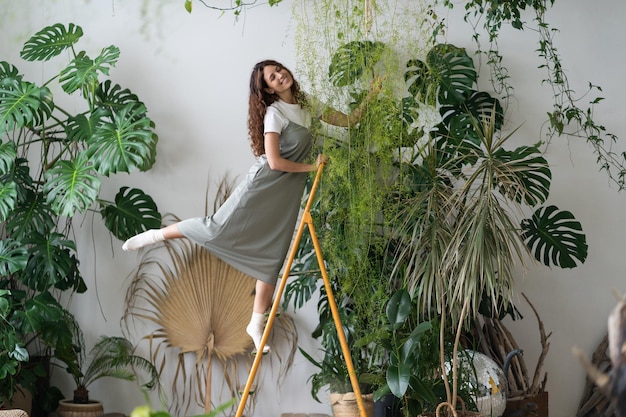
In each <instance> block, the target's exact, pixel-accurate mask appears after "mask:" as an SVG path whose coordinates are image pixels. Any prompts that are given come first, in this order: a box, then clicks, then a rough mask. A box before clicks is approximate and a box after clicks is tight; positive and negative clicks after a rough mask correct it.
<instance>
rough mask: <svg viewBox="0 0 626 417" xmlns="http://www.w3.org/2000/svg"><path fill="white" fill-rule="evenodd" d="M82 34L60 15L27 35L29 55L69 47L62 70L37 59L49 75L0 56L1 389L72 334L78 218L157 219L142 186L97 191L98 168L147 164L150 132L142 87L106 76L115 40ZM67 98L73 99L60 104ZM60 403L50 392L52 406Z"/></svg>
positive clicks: (128, 230) (141, 222)
mask: <svg viewBox="0 0 626 417" xmlns="http://www.w3.org/2000/svg"><path fill="white" fill-rule="evenodd" d="M82 36H83V31H82V29H81V27H79V26H76V25H74V24H71V23H70V24H68V25H67V26H64V25H62V24H55V25H52V26H48V27H46V28H44V29H42V30H41V31H39V32H38V33H36V34H35V35H33V36H32V37H31V38H30V39H29V40H28V41H26V43H25V44H24V46H23V49H22V50H21V53H20V56H21V57H22V58H23V59H24V60H25V61H28V62H31V61H50V60H52V59H55V58H57V57H59V56H61V58H68V57H69V62H68V63H67V65H65V66H64V67H63V68H62V69H61V70H60V72H55V69H56V68H57V65H58V63H56V62H55V63H54V64H53V65H52V64H51V65H46V66H44V67H43V68H44V73H47V72H50V71H52V72H53V73H52V74H51V75H50V78H49V79H48V80H47V81H43V82H40V83H36V82H32V81H28V80H26V79H25V77H24V76H23V75H22V73H21V72H20V70H19V69H18V67H17V66H16V65H14V64H11V63H9V62H4V61H2V62H0V129H1V130H0V139H1V143H0V222H1V225H2V227H1V229H0V274H1V280H0V290H1V291H2V292H0V294H1V295H2V299H1V300H0V301H1V305H2V308H1V309H0V313H1V319H2V320H3V324H4V325H5V326H6V327H7V328H8V329H10V332H6V333H5V332H3V334H2V336H0V339H3V340H2V342H3V343H2V346H3V349H2V351H0V375H1V376H2V383H0V395H2V397H3V398H8V399H10V398H11V396H12V394H13V393H14V391H15V389H16V386H17V383H19V384H21V385H22V386H25V387H26V388H27V389H29V390H32V391H37V390H36V389H35V387H34V384H32V381H33V379H34V377H33V375H35V374H41V370H35V371H33V373H29V372H28V370H29V369H32V368H31V367H30V365H28V362H29V360H28V359H29V358H28V356H29V353H30V355H31V356H32V355H44V356H46V355H51V354H52V355H53V354H54V351H55V350H60V349H63V348H64V347H66V346H65V345H67V344H68V343H71V340H72V337H71V335H72V333H71V328H70V326H68V325H66V323H67V321H66V320H63V317H67V312H66V310H65V309H64V307H63V306H62V304H61V303H60V302H59V300H61V297H60V295H61V294H72V293H76V292H78V293H81V292H84V291H85V290H86V285H85V282H84V280H83V278H82V276H81V274H80V271H79V268H78V266H79V259H78V254H77V247H76V244H75V242H74V241H73V239H72V236H73V220H74V219H75V218H76V217H78V216H84V215H86V214H89V213H91V212H99V213H100V215H101V216H102V219H103V220H104V224H105V226H106V227H107V229H108V230H109V231H110V232H111V233H112V234H113V235H114V236H115V237H117V238H119V239H126V238H128V237H129V236H131V235H134V234H135V233H137V232H140V231H142V230H144V229H146V228H154V227H159V226H160V224H161V215H160V213H159V212H158V210H157V207H156V205H155V203H154V201H153V200H152V199H151V198H150V197H149V196H148V195H146V194H145V193H143V192H142V191H141V190H138V189H133V188H130V187H122V188H121V189H120V190H119V192H118V193H117V195H116V196H115V198H114V200H115V201H114V202H111V201H106V200H105V199H103V198H102V197H101V196H100V186H101V181H102V178H103V177H109V176H110V175H112V174H115V173H119V172H126V173H129V172H132V171H134V170H140V171H146V170H148V169H150V168H151V167H152V165H153V164H154V162H155V158H156V144H157V136H156V134H155V133H154V123H153V122H152V120H150V118H149V117H148V115H147V110H146V107H145V105H144V104H143V103H142V102H141V101H140V100H139V99H138V97H137V96H136V95H135V94H133V93H132V92H131V91H130V90H128V89H126V88H122V87H121V86H119V85H118V84H115V83H114V82H113V81H111V80H110V79H107V78H108V76H109V71H110V70H111V68H112V67H114V66H115V64H116V62H117V60H118V58H119V55H120V51H119V49H118V48H117V47H115V46H112V45H111V46H107V47H105V48H103V49H102V50H101V51H100V52H99V53H98V54H97V55H96V56H95V57H94V58H91V57H90V56H89V55H88V54H87V52H85V51H78V50H77V49H76V44H77V42H78V41H79V40H80V39H81V37H82ZM57 59H59V58H57ZM37 68H39V69H41V68H42V67H41V64H39V65H38V67H37ZM68 98H69V99H70V100H71V101H69V102H70V103H71V106H69V108H70V109H67V108H64V107H62V103H68ZM9 335H10V336H11V338H10V339H8V337H9ZM5 339H6V340H5ZM33 394H34V395H35V396H40V395H43V393H42V392H33ZM57 394H58V393H57ZM57 402H58V398H51V399H50V401H49V404H51V405H50V407H49V408H51V409H54V407H55V406H56V403H57Z"/></svg>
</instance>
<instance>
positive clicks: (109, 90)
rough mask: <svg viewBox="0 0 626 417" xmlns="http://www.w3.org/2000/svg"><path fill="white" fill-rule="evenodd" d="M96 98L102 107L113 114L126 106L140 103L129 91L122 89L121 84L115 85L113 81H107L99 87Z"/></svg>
mask: <svg viewBox="0 0 626 417" xmlns="http://www.w3.org/2000/svg"><path fill="white" fill-rule="evenodd" d="M96 98H97V102H98V104H99V105H100V106H102V107H104V108H106V109H108V110H110V111H112V112H115V111H118V110H121V109H122V108H123V107H124V106H125V105H126V104H129V103H137V102H140V101H139V98H138V97H137V96H136V95H135V94H133V93H132V92H131V91H130V90H129V89H127V88H125V89H122V87H121V86H120V85H119V84H113V83H112V82H111V80H106V81H104V82H103V83H101V84H100V85H99V86H98V89H97V90H96Z"/></svg>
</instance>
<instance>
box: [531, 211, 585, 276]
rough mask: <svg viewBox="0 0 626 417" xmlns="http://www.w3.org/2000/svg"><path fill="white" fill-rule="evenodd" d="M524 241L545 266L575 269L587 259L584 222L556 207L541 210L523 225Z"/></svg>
mask: <svg viewBox="0 0 626 417" xmlns="http://www.w3.org/2000/svg"><path fill="white" fill-rule="evenodd" d="M522 230H523V233H522V238H523V239H524V242H525V243H526V246H528V248H529V249H530V250H531V252H532V253H533V255H534V256H535V259H537V260H538V261H539V262H542V263H543V264H544V265H547V266H551V265H556V266H560V267H561V268H574V267H575V266H576V260H578V261H579V262H581V263H583V262H585V259H586V258H587V242H586V238H585V235H584V234H583V233H582V227H581V225H580V223H579V222H578V221H577V220H576V219H575V218H574V215H573V214H572V213H570V212H568V211H559V209H558V208H557V207H555V206H547V207H543V208H539V209H537V210H536V211H535V213H534V214H533V216H532V218H530V219H525V220H524V221H523V222H522Z"/></svg>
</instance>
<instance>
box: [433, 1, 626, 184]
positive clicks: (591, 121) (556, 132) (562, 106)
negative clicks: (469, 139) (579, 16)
mask: <svg viewBox="0 0 626 417" xmlns="http://www.w3.org/2000/svg"><path fill="white" fill-rule="evenodd" d="M437 3H441V4H442V5H443V6H445V7H448V8H450V9H451V8H453V7H454V3H453V2H452V1H451V0H435V4H437ZM553 5H554V0H471V1H468V2H466V3H465V6H464V7H465V21H466V22H468V23H472V22H471V21H472V20H473V22H479V21H480V22H482V27H483V29H484V30H485V32H486V33H487V35H488V41H489V49H488V50H487V51H485V50H483V49H482V48H481V45H480V39H479V38H480V36H479V33H478V30H477V28H478V26H479V24H478V23H472V27H473V28H474V36H473V39H474V41H475V43H476V45H477V46H478V53H482V54H484V55H485V56H486V57H487V63H488V65H489V66H490V68H491V74H492V79H491V80H492V83H493V85H494V90H495V91H497V92H500V93H501V94H503V97H504V99H505V102H506V99H507V98H509V97H510V96H511V95H512V93H513V87H512V86H511V84H510V83H509V76H508V71H507V69H506V67H505V66H504V65H503V64H502V55H501V54H500V52H499V49H498V38H499V35H500V31H501V30H502V27H503V24H505V23H510V25H511V26H512V27H513V28H514V29H517V30H523V29H531V30H534V31H536V32H537V34H538V37H539V41H538V42H539V47H538V49H537V53H538V55H539V57H540V58H542V59H543V61H544V63H543V64H542V65H540V66H539V68H541V69H543V70H545V71H546V72H547V75H546V78H545V79H544V80H542V83H543V84H547V85H549V86H550V87H551V88H552V97H553V108H552V111H551V112H549V113H548V114H547V117H548V120H547V121H546V125H547V129H546V130H545V132H544V133H543V134H542V136H543V137H544V141H545V143H546V144H550V143H551V142H552V140H553V139H555V138H557V137H559V136H567V137H576V138H582V139H585V140H586V141H587V143H589V144H590V145H591V146H592V147H593V150H594V153H595V154H596V157H597V158H596V160H597V163H598V164H599V165H600V170H602V171H605V172H606V174H607V176H608V178H609V181H610V182H612V183H614V184H615V185H617V187H618V191H621V190H623V189H624V188H625V187H626V153H624V152H621V153H619V152H615V151H614V150H613V145H614V144H615V143H616V142H617V140H618V137H617V136H616V135H615V134H613V133H611V132H610V131H608V130H607V129H606V127H605V126H603V125H601V124H599V123H598V122H596V120H595V118H594V108H595V105H596V104H598V103H599V102H600V101H602V100H603V98H602V97H595V96H594V97H592V98H591V99H590V100H589V101H588V102H587V104H586V105H585V104H582V100H583V98H584V97H587V96H588V95H589V94H591V93H592V92H601V91H602V88H601V87H600V86H598V85H594V84H592V83H589V86H588V90H587V91H586V92H585V93H584V94H582V95H580V96H578V95H576V92H575V91H574V90H573V89H572V87H571V85H570V83H569V80H568V78H567V74H566V73H565V67H564V65H563V62H562V60H561V57H560V55H559V53H558V50H557V48H556V46H555V43H554V36H555V34H556V33H558V29H556V28H554V27H552V26H551V25H550V24H549V23H548V22H547V21H546V17H545V14H546V11H547V10H548V9H549V8H550V7H552V6H553ZM527 9H528V10H532V11H533V12H534V19H533V20H534V22H535V27H534V28H531V27H530V26H529V25H528V24H527V23H526V22H524V21H523V20H522V13H523V12H524V11H525V10H527ZM438 34H439V32H434V36H437V35H438Z"/></svg>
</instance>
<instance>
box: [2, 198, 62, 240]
mask: <svg viewBox="0 0 626 417" xmlns="http://www.w3.org/2000/svg"><path fill="white" fill-rule="evenodd" d="M55 219H56V217H55V216H54V214H53V212H52V209H51V208H50V206H48V204H46V202H45V198H44V196H43V195H42V194H36V193H34V192H33V191H29V192H28V198H25V199H23V200H21V201H20V203H19V204H18V205H17V206H16V207H15V209H13V211H12V212H11V215H10V216H9V217H8V219H7V220H6V222H5V223H4V229H5V231H6V232H7V233H8V234H9V235H10V236H12V237H13V238H15V239H23V238H25V237H28V236H31V235H32V234H33V233H40V234H42V235H46V234H48V233H49V232H50V231H51V230H52V229H53V228H54V226H55Z"/></svg>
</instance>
